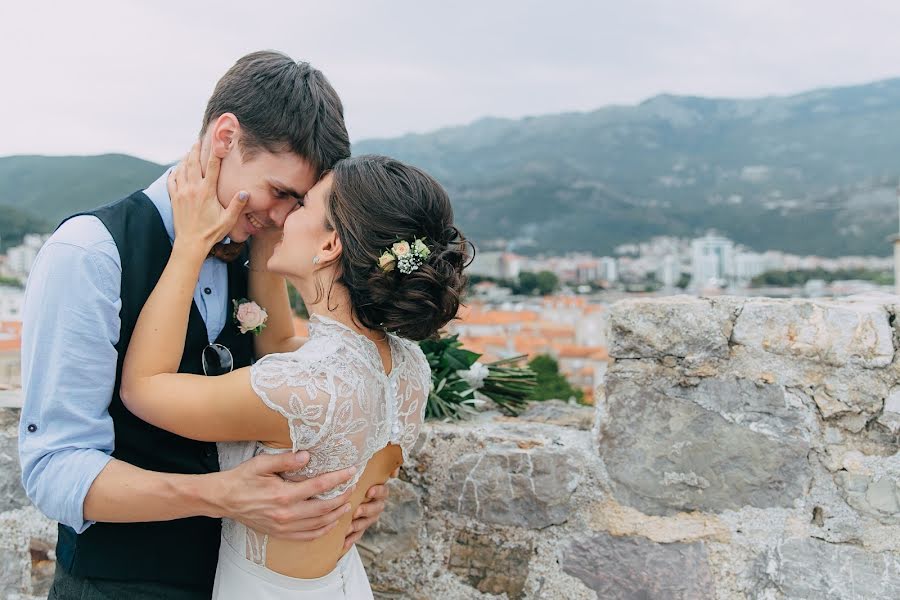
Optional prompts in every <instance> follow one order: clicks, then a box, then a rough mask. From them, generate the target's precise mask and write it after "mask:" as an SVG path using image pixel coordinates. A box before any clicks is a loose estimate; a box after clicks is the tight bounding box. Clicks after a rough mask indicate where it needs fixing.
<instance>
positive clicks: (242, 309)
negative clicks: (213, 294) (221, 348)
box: [232, 298, 269, 335]
mask: <svg viewBox="0 0 900 600" xmlns="http://www.w3.org/2000/svg"><path fill="white" fill-rule="evenodd" d="M232 302H233V303H234V321H235V323H237V325H238V329H239V330H240V332H241V333H247V332H249V331H252V332H253V333H254V334H257V335H258V334H259V333H260V332H261V331H262V330H263V329H264V328H265V326H266V319H268V318H269V314H268V313H267V312H266V309H264V308H263V307H261V306H260V305H259V304H257V303H256V302H252V301H250V300H247V299H246V298H241V299H240V300H232Z"/></svg>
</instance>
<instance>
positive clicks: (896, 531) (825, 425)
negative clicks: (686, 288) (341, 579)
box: [365, 297, 900, 600]
mask: <svg viewBox="0 0 900 600" xmlns="http://www.w3.org/2000/svg"><path fill="white" fill-rule="evenodd" d="M896 314H897V309H896V307H895V306H894V304H892V302H891V299H888V300H887V301H885V300H884V299H882V300H880V301H879V300H877V299H859V300H846V301H840V302H826V301H820V302H811V301H804V300H790V301H788V300H770V299H738V298H729V297H721V298H714V299H698V298H688V297H674V298H663V299H653V300H628V301H623V302H620V303H618V304H616V305H614V306H613V307H612V309H611V311H610V355H611V356H612V357H613V358H614V360H615V362H614V363H613V364H612V365H611V367H610V369H609V371H608V373H607V380H606V383H605V385H604V386H603V389H601V390H598V394H597V397H598V402H597V406H596V414H595V415H594V421H595V425H594V427H593V428H586V427H585V422H584V418H583V415H581V414H580V413H579V409H573V408H571V407H567V406H565V405H561V404H556V403H553V404H548V405H545V406H543V407H541V406H536V407H533V408H532V409H531V411H529V412H530V414H529V415H526V419H527V420H526V421H523V420H521V419H519V420H515V419H503V418H492V417H491V416H490V415H485V416H484V420H483V421H482V422H479V423H474V424H465V425H459V424H436V425H432V426H431V427H429V429H428V431H427V434H426V436H425V437H424V438H423V439H422V442H421V444H420V448H419V450H418V452H417V454H416V457H417V462H416V463H415V464H414V465H409V466H408V467H407V468H406V469H405V472H404V474H403V477H402V479H403V480H402V481H398V482H395V483H394V484H393V485H394V488H395V490H397V491H398V492H400V493H396V494H394V496H393V498H392V504H393V505H394V506H392V508H391V510H392V513H391V514H392V515H403V517H402V518H399V519H396V520H395V517H388V518H387V519H385V520H384V522H383V523H382V524H381V525H380V526H379V527H380V528H383V529H382V530H381V531H377V532H376V533H375V534H374V535H372V536H369V537H368V538H367V539H366V540H365V550H366V552H365V554H366V556H367V557H368V559H369V560H370V561H371V563H372V568H371V569H370V573H371V578H372V580H373V583H374V585H375V586H376V588H377V589H378V590H379V592H380V593H381V594H382V597H385V598H416V599H421V600H425V599H430V598H497V597H502V596H500V594H502V593H505V594H506V597H507V598H529V599H531V598H534V599H537V598H544V599H558V598H565V599H572V598H599V599H602V600H608V599H618V598H622V599H626V598H627V599H637V598H640V599H647V600H649V599H653V600H696V599H706V598H715V599H720V600H725V599H728V600H731V599H767V600H776V599H808V600H837V599H841V600H846V599H860V600H862V599H865V600H871V599H885V600H887V599H896V598H900V506H898V503H900V455H898V442H900V440H898V433H900V359H895V354H896V352H895V349H896V348H898V347H900V345H898V344H900V323H897V324H896V326H895V315H896ZM541 412H543V413H544V415H543V417H549V422H548V423H544V424H537V423H535V421H540V420H542V415H541ZM398 509H399V510H398Z"/></svg>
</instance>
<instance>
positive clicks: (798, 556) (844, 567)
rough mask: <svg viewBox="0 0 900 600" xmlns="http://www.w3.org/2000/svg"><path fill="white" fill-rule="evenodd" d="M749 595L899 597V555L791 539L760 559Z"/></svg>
mask: <svg viewBox="0 0 900 600" xmlns="http://www.w3.org/2000/svg"><path fill="white" fill-rule="evenodd" d="M756 576H757V578H758V584H757V587H756V590H755V592H756V594H757V595H755V596H753V597H758V598H761V597H766V598H769V597H773V596H771V595H764V594H771V593H772V592H773V591H776V590H777V592H780V594H783V596H781V595H779V596H777V597H779V598H781V597H784V598H791V600H848V599H851V598H859V599H866V600H869V599H872V600H874V599H875V598H884V599H885V600H887V599H888V598H900V555H898V554H897V553H891V552H881V553H878V552H867V551H865V550H863V549H862V548H859V547H858V546H853V545H850V544H831V543H828V542H824V541H822V540H818V539H815V538H806V539H792V540H788V541H786V542H784V543H783V544H780V545H779V546H777V547H775V548H774V549H772V550H771V551H769V552H767V553H764V554H763V555H762V556H760V558H759V561H758V564H757V575H756Z"/></svg>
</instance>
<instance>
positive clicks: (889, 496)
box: [834, 471, 900, 524]
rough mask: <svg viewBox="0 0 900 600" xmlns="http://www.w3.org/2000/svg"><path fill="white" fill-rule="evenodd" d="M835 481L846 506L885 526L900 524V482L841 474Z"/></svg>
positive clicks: (882, 477)
mask: <svg viewBox="0 0 900 600" xmlns="http://www.w3.org/2000/svg"><path fill="white" fill-rule="evenodd" d="M834 481H835V483H836V484H837V486H838V489H839V490H840V491H841V496H842V497H843V498H844V500H846V501H847V504H849V505H850V506H851V507H853V508H854V509H855V510H856V511H858V512H859V513H862V514H864V515H867V516H869V517H872V518H875V519H877V520H878V521H880V522H882V523H885V524H898V523H900V479H898V478H895V477H892V476H890V475H882V476H874V475H871V474H867V473H859V472H857V473H853V472H849V471H839V472H838V473H836V474H835V476H834Z"/></svg>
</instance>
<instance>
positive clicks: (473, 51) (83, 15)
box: [0, 0, 900, 162]
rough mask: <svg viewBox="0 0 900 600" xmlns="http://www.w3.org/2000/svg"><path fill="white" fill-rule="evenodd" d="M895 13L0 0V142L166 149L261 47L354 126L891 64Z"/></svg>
mask: <svg viewBox="0 0 900 600" xmlns="http://www.w3.org/2000/svg"><path fill="white" fill-rule="evenodd" d="M898 24H900V3H897V2H889V1H885V0H882V1H871V0H855V1H854V2H849V1H847V0H840V1H837V0H816V1H806V0H804V1H797V0H795V1H785V0H752V1H751V0H733V1H726V0H680V1H678V2H675V1H671V0H668V1H667V0H629V1H628V2H625V1H622V0H614V1H606V0H603V1H599V0H598V1H594V2H591V1H583V2H573V1H566V0H553V1H550V0H543V1H541V2H532V1H528V0H512V1H508V0H496V1H492V0H476V1H469V0H453V1H450V2H448V1H446V0H442V1H440V2H437V1H433V2H432V1H427V0H417V1H416V0H402V1H398V0H395V1H384V2H380V1H368V2H363V1H357V2H338V1H326V0H319V1H317V2H309V1H300V0H290V1H288V0H285V1H282V2H273V1H265V0H244V1H243V2H236V1H231V0H217V1H188V0H180V1H177V2H175V1H170V0H160V1H155V2H151V1H135V0H117V1H106V0H79V1H77V2H41V1H37V0H18V1H12V0H10V1H7V0H3V3H2V5H0V69H2V70H0V75H2V82H3V86H2V87H0V109H2V118H3V121H2V122H3V130H2V133H0V156H4V155H9V154H25V153H29V154H97V153H103V152H125V153H129V154H134V155H137V156H141V157H143V158H148V159H151V160H156V161H160V162H162V161H169V160H172V159H174V158H176V157H178V156H179V155H181V154H182V153H183V152H184V151H185V150H186V148H187V147H188V146H189V145H190V143H191V141H192V140H193V139H194V137H195V136H196V134H197V131H198V129H199V127H200V119H201V116H202V113H203V108H204V106H205V103H206V100H207V98H208V97H209V94H210V92H211V91H212V88H213V86H214V85H215V82H216V80H217V79H218V78H219V76H221V75H222V74H223V73H224V72H225V71H226V70H227V69H228V67H229V66H231V64H232V63H233V62H234V61H235V60H236V59H237V58H239V57H240V56H242V55H243V54H245V53H247V52H250V51H252V50H258V49H263V48H272V49H277V50H282V51H284V52H287V53H288V54H290V55H291V56H293V57H294V58H295V59H304V60H309V61H310V62H312V63H313V64H314V65H315V66H317V67H318V68H320V69H322V70H323V71H324V72H325V74H326V75H327V76H328V77H329V79H330V80H331V82H332V84H334V86H335V88H336V89H337V90H338V92H339V93H340V95H341V97H342V98H343V100H344V106H345V114H346V118H347V125H348V128H349V130H350V134H351V138H352V139H354V140H359V139H363V138H370V137H391V136H397V135H402V134H404V133H407V132H424V131H430V130H433V129H437V128H440V127H444V126H448V125H457V124H463V123H467V122H470V121H472V120H474V119H477V118H479V117H483V116H501V117H521V116H526V115H538V114H547V113H554V112H561V111H572V110H578V111H584V110H591V109H594V108H598V107H600V106H604V105H607V104H614V103H615V104H622V103H624V104H632V103H636V102H639V101H641V100H644V99H646V98H648V97H650V96H653V95H655V94H658V93H661V92H669V93H677V94H693V95H703V96H727V97H754V96H764V95H772V94H778V95H781V94H789V93H794V92H799V91H804V90H807V89H810V88H815V87H823V86H833V85H844V84H852V83H862V82H868V81H873V80H877V79H884V78H888V77H895V76H900V28H898Z"/></svg>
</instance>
